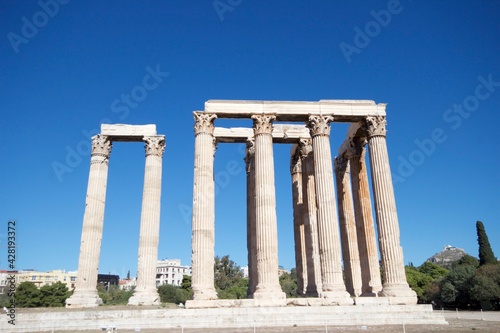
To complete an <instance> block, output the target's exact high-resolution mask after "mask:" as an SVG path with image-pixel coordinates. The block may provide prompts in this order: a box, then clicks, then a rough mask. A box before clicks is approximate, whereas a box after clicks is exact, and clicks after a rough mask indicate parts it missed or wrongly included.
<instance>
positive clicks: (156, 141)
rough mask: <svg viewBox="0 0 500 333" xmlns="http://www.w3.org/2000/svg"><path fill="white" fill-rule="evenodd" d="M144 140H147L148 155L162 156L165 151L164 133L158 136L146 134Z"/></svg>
mask: <svg viewBox="0 0 500 333" xmlns="http://www.w3.org/2000/svg"><path fill="white" fill-rule="evenodd" d="M144 142H146V145H145V147H144V148H145V149H146V156H148V155H155V156H159V157H162V156H163V153H164V152H165V137H164V136H163V135H158V136H145V137H144Z"/></svg>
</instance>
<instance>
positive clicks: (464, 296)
mask: <svg viewBox="0 0 500 333" xmlns="http://www.w3.org/2000/svg"><path fill="white" fill-rule="evenodd" d="M475 270H476V268H475V267H474V266H472V265H457V266H455V267H454V268H453V269H452V270H451V271H450V273H449V274H448V275H447V276H446V278H444V279H443V280H442V284H441V300H442V301H443V302H445V303H447V305H449V306H453V307H459V308H468V307H469V306H470V305H471V303H474V302H473V300H472V299H471V297H470V293H471V288H472V285H473V281H472V279H473V277H474V273H475ZM472 305H474V304H472Z"/></svg>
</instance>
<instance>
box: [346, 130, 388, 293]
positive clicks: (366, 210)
mask: <svg viewBox="0 0 500 333" xmlns="http://www.w3.org/2000/svg"><path fill="white" fill-rule="evenodd" d="M365 152H366V149H365V148H364V147H363V144H362V143H361V142H360V140H359V139H357V140H356V141H354V142H353V143H352V148H351V149H350V150H349V151H348V152H347V157H348V158H349V164H350V166H351V180H352V190H353V202H354V214H355V218H356V232H357V236H358V247H359V257H360V263H361V281H362V287H361V296H376V295H377V294H378V292H380V291H381V290H382V281H381V277H380V264H379V259H378V250H377V242H376V236H375V225H374V221H373V214H372V204H371V199H370V187H369V184H368V172H367V169H366V163H365Z"/></svg>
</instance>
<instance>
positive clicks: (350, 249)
mask: <svg viewBox="0 0 500 333" xmlns="http://www.w3.org/2000/svg"><path fill="white" fill-rule="evenodd" d="M335 175H336V178H337V198H338V201H339V222H340V239H341V241H342V257H343V259H344V276H345V284H346V289H347V291H348V292H349V294H351V296H359V295H361V267H360V262H359V252H358V240H357V235H356V224H355V221H354V207H353V203H352V190H351V170H350V166H349V161H348V160H347V159H345V158H344V157H343V156H338V157H336V158H335Z"/></svg>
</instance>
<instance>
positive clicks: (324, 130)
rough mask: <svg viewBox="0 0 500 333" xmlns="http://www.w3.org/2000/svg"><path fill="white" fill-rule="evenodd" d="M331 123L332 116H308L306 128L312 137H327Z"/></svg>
mask: <svg viewBox="0 0 500 333" xmlns="http://www.w3.org/2000/svg"><path fill="white" fill-rule="evenodd" d="M332 121H333V117H332V116H309V120H308V121H307V124H306V126H307V127H308V128H309V132H310V133H311V136H312V137H314V136H316V135H326V136H329V135H330V123H331V122H332Z"/></svg>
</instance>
